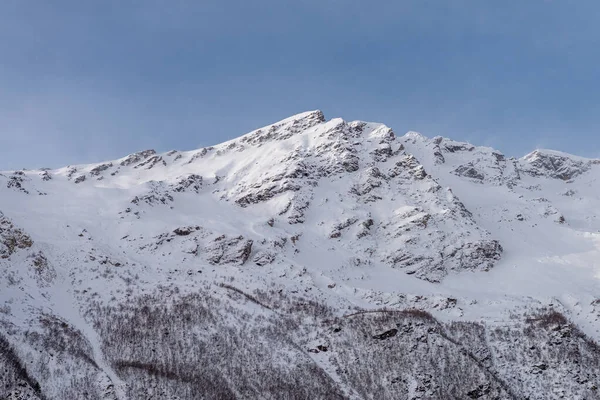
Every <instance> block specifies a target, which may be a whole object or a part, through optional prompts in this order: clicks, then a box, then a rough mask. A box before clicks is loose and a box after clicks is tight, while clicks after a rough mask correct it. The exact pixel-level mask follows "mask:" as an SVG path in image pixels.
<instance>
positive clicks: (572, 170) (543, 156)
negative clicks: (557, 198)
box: [523, 150, 600, 181]
mask: <svg viewBox="0 0 600 400" xmlns="http://www.w3.org/2000/svg"><path fill="white" fill-rule="evenodd" d="M523 161H524V162H525V163H526V164H525V165H524V167H523V172H525V173H527V174H529V175H532V176H549V177H552V178H555V179H562V180H563V181H568V180H570V179H573V178H575V177H576V176H579V175H581V174H583V173H585V172H587V171H589V170H590V168H591V167H592V165H595V164H598V163H600V160H581V159H574V158H573V157H568V156H567V155H564V154H561V153H558V152H550V151H543V150H536V151H534V152H532V153H530V154H528V155H526V156H525V157H524V158H523Z"/></svg>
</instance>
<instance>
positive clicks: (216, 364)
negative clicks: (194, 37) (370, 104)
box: [0, 111, 600, 399]
mask: <svg viewBox="0 0 600 400" xmlns="http://www.w3.org/2000/svg"><path fill="white" fill-rule="evenodd" d="M599 164H600V160H591V159H585V158H581V157H576V156H572V155H569V154H564V153H560V152H556V151H549V150H536V151H534V152H532V153H531V154H528V155H527V156H525V157H523V158H521V159H514V158H507V157H505V156H504V155H502V154H501V153H500V152H498V151H496V150H494V149H491V148H487V147H476V146H473V145H471V144H468V143H461V142H455V141H453V140H450V139H446V138H442V137H435V138H431V139H430V138H426V137H424V136H422V135H420V134H418V133H414V132H409V133H407V134H406V135H404V136H396V135H395V134H394V132H393V131H392V130H391V129H390V128H388V127H386V126H385V125H382V124H377V123H367V122H361V121H353V122H346V121H343V120H341V119H332V120H329V121H326V120H325V117H324V116H323V114H322V113H321V112H320V111H313V112H307V113H303V114H298V115H295V116H293V117H290V118H288V119H285V120H283V121H280V122H278V123H276V124H273V125H270V126H267V127H264V128H261V129H258V130H256V131H253V132H250V133H248V134H246V135H244V136H241V137H239V138H237V139H235V140H231V141H229V142H225V143H222V144H220V145H217V146H213V147H207V148H203V149H199V150H195V151H188V152H179V151H170V152H167V153H164V154H157V153H156V152H155V151H153V150H146V151H142V152H139V153H136V154H131V155H129V156H127V157H124V158H122V159H119V160H115V161H111V162H106V163H101V164H90V165H76V166H69V167H65V168H61V169H58V170H46V169H44V170H23V171H6V172H2V173H1V174H0V277H1V278H2V279H0V370H3V371H4V375H2V376H0V398H4V397H7V396H8V398H39V399H44V398H45V399H65V398H77V399H79V398H81V399H151V398H152V399H204V398H206V399H229V398H231V399H234V398H245V399H255V398H265V399H330V398H339V399H345V398H349V399H446V398H448V399H451V398H452V399H454V398H459V399H468V398H472V399H524V398H529V399H552V398H569V399H600V389H599V388H598V386H599V384H598V382H600V348H599V347H598V344H597V343H598V340H599V339H600V333H599V332H600V331H599V329H600V321H599V320H598V318H599V317H600V261H598V260H600V220H599V219H598V213H597V210H598V209H600V187H599V186H598V185H597V184H596V179H598V178H600V165H599ZM0 375H1V374H0ZM11 396H12V397H11Z"/></svg>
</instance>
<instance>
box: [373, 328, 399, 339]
mask: <svg viewBox="0 0 600 400" xmlns="http://www.w3.org/2000/svg"><path fill="white" fill-rule="evenodd" d="M397 334H398V329H396V328H393V329H390V330H389V331H385V332H383V333H380V334H379V335H375V336H373V339H379V340H385V339H388V338H391V337H394V336H396V335H397Z"/></svg>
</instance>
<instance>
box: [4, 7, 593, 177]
mask: <svg viewBox="0 0 600 400" xmlns="http://www.w3.org/2000/svg"><path fill="white" fill-rule="evenodd" d="M598 21H600V3H598V2H597V1H588V0H578V1H577V2H567V1H566V0H565V1H552V0H528V1H516V0H515V1H513V0H509V1H502V2H500V1H482V0H472V1H466V0H453V1H443V0H437V1H429V0H415V1H401V0H396V1H391V0H390V1H377V0H372V1H369V2H367V1H355V0H345V1H342V0H320V1H316V0H315V1H313V0H296V1H289V2H288V1H282V0H278V1H275V0H267V1H261V0H257V1H254V2H250V1H246V0H244V1H240V0H232V1H227V0H220V1H213V0H203V1H191V0H190V1H187V0H171V1H158V0H135V1H134V0H130V1H122V0H121V1H112V0H105V1H85V0H83V1H81V0H78V1H60V0H57V1H53V2H41V1H40V2H27V1H21V0H5V1H2V2H0V54H1V57H0V169H16V168H23V167H26V168H37V167H43V166H49V167H59V166H62V165H67V164H76V163H85V162H96V161H101V160H105V159H114V158H118V157H121V156H123V155H126V154H128V153H131V152H134V151H139V150H142V149H146V148H155V149H156V150H158V151H166V150H170V149H180V150H189V149H194V148H198V147H202V146H207V145H211V144H215V143H219V142H221V141H224V140H227V139H231V138H233V137H236V136H239V135H241V134H243V133H245V132H248V131H250V130H252V129H254V128H257V127H260V126H262V125H266V124H268V123H271V122H275V121H277V120H279V119H282V118H285V117H287V116H289V115H292V114H296V113H299V112H302V111H306V110H312V109H321V110H323V112H324V113H325V116H326V117H327V118H333V117H338V116H340V117H343V118H345V119H348V120H354V119H361V120H368V121H378V122H384V123H385V124H387V125H389V126H391V127H392V128H393V129H394V130H395V131H396V133H397V134H403V133H404V132H406V131H409V130H416V131H419V132H422V133H423V134H425V135H427V136H436V135H443V136H448V137H451V138H453V139H457V140H468V141H470V142H472V143H473V144H481V145H489V146H493V147H496V148H498V149H499V150H501V151H503V152H504V153H506V154H507V155H510V156H521V155H523V154H525V153H527V152H529V151H530V150H532V149H534V148H537V147H545V148H554V149H559V150H563V151H567V152H572V153H576V154H581V155H586V156H590V157H598V156H600V134H599V131H598V125H599V123H600V109H599V108H600V107H599V106H600V68H599V67H598V65H599V61H600V51H598V49H599V48H600V47H599V44H600V24H598Z"/></svg>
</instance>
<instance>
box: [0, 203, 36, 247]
mask: <svg viewBox="0 0 600 400" xmlns="http://www.w3.org/2000/svg"><path fill="white" fill-rule="evenodd" d="M32 245H33V241H32V240H31V237H29V235H27V234H26V233H24V232H23V231H22V230H21V229H19V228H17V227H15V226H14V224H13V223H12V221H10V220H9V219H8V218H6V217H5V216H4V214H2V212H1V211H0V258H9V257H10V256H11V255H12V254H13V253H14V252H16V251H17V250H19V249H28V248H30V247H31V246H32Z"/></svg>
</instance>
